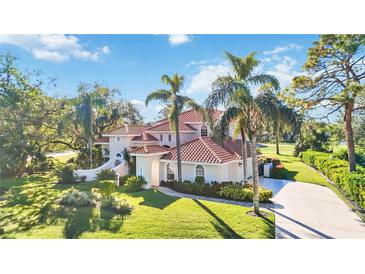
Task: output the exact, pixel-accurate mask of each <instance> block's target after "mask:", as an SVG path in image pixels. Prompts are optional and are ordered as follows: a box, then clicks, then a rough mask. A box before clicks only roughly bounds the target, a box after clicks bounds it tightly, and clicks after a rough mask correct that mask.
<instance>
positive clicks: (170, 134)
mask: <svg viewBox="0 0 365 274" xmlns="http://www.w3.org/2000/svg"><path fill="white" fill-rule="evenodd" d="M169 142H171V134H169Z"/></svg>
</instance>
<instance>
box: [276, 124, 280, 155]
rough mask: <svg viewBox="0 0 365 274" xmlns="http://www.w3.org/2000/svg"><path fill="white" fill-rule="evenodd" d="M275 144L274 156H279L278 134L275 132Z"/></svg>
mask: <svg viewBox="0 0 365 274" xmlns="http://www.w3.org/2000/svg"><path fill="white" fill-rule="evenodd" d="M275 143H276V154H278V155H279V154H280V151H279V132H278V131H277V130H275Z"/></svg>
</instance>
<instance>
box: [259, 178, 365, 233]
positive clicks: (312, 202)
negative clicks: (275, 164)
mask: <svg viewBox="0 0 365 274" xmlns="http://www.w3.org/2000/svg"><path fill="white" fill-rule="evenodd" d="M261 185H262V186H264V187H266V188H270V189H272V190H273V194H274V198H273V201H274V204H275V208H274V209H273V211H274V212H275V222H276V233H275V234H276V238H279V239H282V238H289V239H301V238H325V239H333V238H341V239H343V238H365V223H364V222H362V221H361V219H360V218H359V217H358V216H357V215H356V214H355V213H354V212H352V210H351V209H350V208H349V207H348V206H347V205H346V204H345V203H344V202H343V201H342V200H341V199H340V198H338V197H337V195H336V194H335V193H334V192H333V191H332V190H330V189H329V188H327V187H322V186H318V185H314V184H309V183H301V182H293V181H287V180H275V179H268V178H264V179H261Z"/></svg>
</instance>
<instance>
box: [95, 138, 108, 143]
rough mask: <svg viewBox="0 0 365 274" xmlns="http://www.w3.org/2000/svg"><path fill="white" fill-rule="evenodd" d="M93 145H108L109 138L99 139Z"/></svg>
mask: <svg viewBox="0 0 365 274" xmlns="http://www.w3.org/2000/svg"><path fill="white" fill-rule="evenodd" d="M95 143H109V137H101V138H98V139H96V140H95V141H94V144H95Z"/></svg>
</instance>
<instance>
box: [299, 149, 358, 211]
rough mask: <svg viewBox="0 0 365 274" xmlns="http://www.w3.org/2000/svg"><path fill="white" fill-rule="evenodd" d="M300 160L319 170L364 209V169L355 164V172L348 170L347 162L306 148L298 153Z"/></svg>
mask: <svg viewBox="0 0 365 274" xmlns="http://www.w3.org/2000/svg"><path fill="white" fill-rule="evenodd" d="M300 158H301V160H302V161H303V162H304V163H306V164H307V165H309V166H312V167H314V168H315V169H317V170H319V171H321V172H322V173H323V174H324V175H326V176H327V177H328V178H329V179H330V180H331V181H332V182H334V183H335V184H336V185H337V186H338V187H339V188H340V189H341V190H342V191H343V193H344V194H345V195H346V196H347V197H348V198H350V199H351V200H352V201H354V202H356V203H357V204H358V205H359V206H360V207H361V208H362V209H365V169H364V168H363V167H361V166H357V167H356V169H357V171H356V172H351V173H350V172H349V171H348V162H347V161H345V160H339V159H336V158H335V157H333V155H332V154H329V153H325V152H318V151H313V150H307V151H304V152H302V153H301V154H300Z"/></svg>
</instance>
